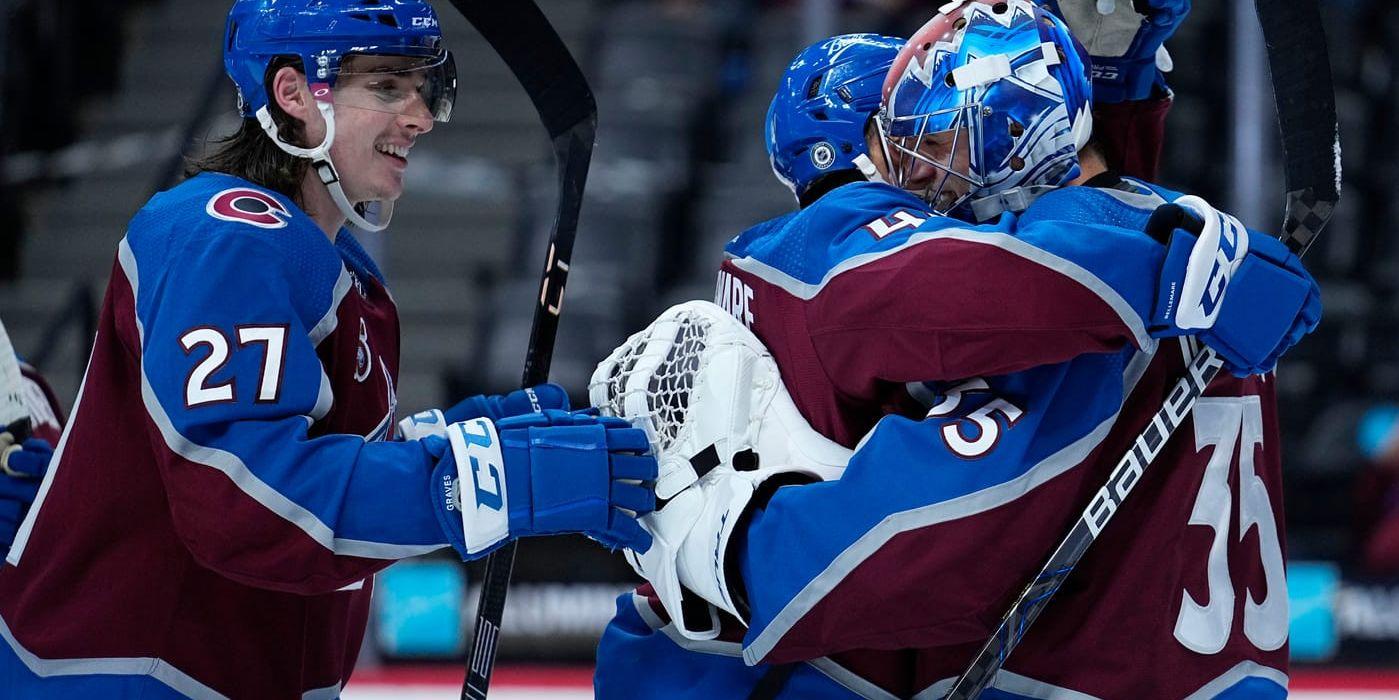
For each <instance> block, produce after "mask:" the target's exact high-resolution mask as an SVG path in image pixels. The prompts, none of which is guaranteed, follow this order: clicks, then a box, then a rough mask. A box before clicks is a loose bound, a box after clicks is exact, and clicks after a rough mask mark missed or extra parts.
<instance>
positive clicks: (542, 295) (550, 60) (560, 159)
mask: <svg viewBox="0 0 1399 700" xmlns="http://www.w3.org/2000/svg"><path fill="white" fill-rule="evenodd" d="M452 5H453V6H455V7H456V8H457V11H458V12H460V13H461V14H462V15H463V16H465V17H466V19H467V20H468V21H469V22H471V24H472V25H473V26H474V27H476V30H477V31H479V32H480V33H481V35H482V36H484V37H485V38H486V41H488V42H490V44H491V47H492V48H494V49H495V50H496V53H498V54H500V57H501V58H502V59H504V60H505V64H506V65H507V66H510V70H511V71H512V72H513V73H514V74H515V77H516V78H517V79H519V81H520V84H521V85H523V86H524V88H525V92H526V93H528V94H529V97H530V100H531V101H532V102H534V108H535V109H536V110H537V111H538V112H539V117H540V119H541V120H543V122H544V128H545V129H547V130H548V132H549V138H550V140H551V141H553V146H554V158H555V161H556V163H557V165H558V172H559V204H558V212H557V215H556V217H555V219H554V226H553V230H552V231H551V232H550V234H549V252H548V259H547V260H546V261H545V263H544V278H543V282H542V283H541V285H540V289H539V305H538V306H536V307H535V309H534V325H533V328H532V329H531V330H530V339H529V350H528V351H527V352H526V354H525V373H524V381H523V385H524V386H525V387H530V386H534V385H536V384H541V383H543V382H545V381H547V380H548V379H549V362H550V360H551V359H552V357H553V353H554V338H555V336H556V335H557V334H558V330H559V313H560V312H561V311H562V310H563V294H564V284H565V283H566V282H567V280H568V262H569V260H570V259H572V257H573V239H574V236H575V234H576V233H577V232H578V212H579V209H580V208H581V207H582V205H583V186H584V184H585V183H586V182H587V179H588V164H589V162H590V161H591V160H592V154H593V140H594V137H595V136H596V134H597V103H596V102H595V101H594V99H593V92H592V89H591V88H589V87H588V81H587V79H585V78H584V77H583V71H582V70H581V69H579V67H578V63H577V62H576V61H574V60H573V55H572V54H570V53H569V51H568V47H567V46H565V45H564V43H563V40H562V39H560V38H559V35H558V33H557V32H555V31H554V28H553V26H552V25H550V24H549V20H548V19H547V18H546V17H545V16H544V13H543V12H541V11H540V9H539V6H538V5H536V4H535V3H534V1H533V0H510V1H509V2H505V1H503V0H452ZM514 568H515V543H514V542H511V543H509V544H507V545H505V546H504V547H501V548H500V549H498V550H496V551H495V552H494V553H492V554H491V555H490V556H489V557H487V558H486V575H485V578H484V579H483V580H482V583H481V599H480V602H479V603H477V606H476V624H475V627H474V631H473V633H472V639H471V648H470V650H469V651H468V653H467V657H466V658H467V673H466V683H465V684H464V685H463V686H462V690H461V697H462V699H463V700H484V698H485V697H486V692H487V691H488V690H489V688H490V684H491V671H492V669H494V667H495V654H496V642H497V641H498V640H499V635H500V624H501V618H502V617H503V616H504V613H505V596H506V593H508V591H509V587H510V575H511V572H512V571H513V570H514Z"/></svg>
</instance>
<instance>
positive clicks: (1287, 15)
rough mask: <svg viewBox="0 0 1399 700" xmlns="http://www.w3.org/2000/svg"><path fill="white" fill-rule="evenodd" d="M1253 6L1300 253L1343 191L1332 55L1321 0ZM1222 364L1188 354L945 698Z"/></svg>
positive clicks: (1006, 651) (1036, 598) (970, 680)
mask: <svg viewBox="0 0 1399 700" xmlns="http://www.w3.org/2000/svg"><path fill="white" fill-rule="evenodd" d="M1256 6H1257V9H1258V17H1259V21H1260V23H1261V24H1262V27H1263V37H1264V41H1265V42H1266V44H1267V47H1268V65H1269V69H1270V71H1271V72H1272V77H1273V93H1274V98H1275V100H1276V102H1277V107H1278V122H1279V124H1280V126H1281V130H1282V142H1283V154H1284V175H1285V178H1286V181H1287V195H1286V204H1285V213H1284V219H1283V232H1282V240H1283V242H1284V243H1286V244H1287V247H1288V248H1289V249H1290V250H1291V251H1292V252H1294V253H1296V254H1298V255H1302V254H1304V253H1305V252H1306V251H1307V249H1308V248H1310V247H1311V244H1312V243H1313V242H1314V241H1315V240H1316V236H1317V235H1318V234H1320V233H1321V230H1322V229H1323V228H1324V227H1325V226H1326V223H1327V221H1328V220H1330V218H1331V213H1332V212H1333V211H1334V210H1335V206H1336V202H1337V201H1338V200H1339V198H1340V182H1341V169H1340V168H1341V163H1340V145H1339V140H1338V137H1337V122H1336V104H1335V90H1334V88H1333V87H1332V84H1331V64H1330V58H1329V56H1328V55H1327V51H1326V41H1325V36H1324V34H1323V33H1322V29H1321V12H1320V10H1319V8H1318V7H1317V5H1316V2H1315V0H1257V3H1256ZM1198 227H1199V223H1198V221H1195V220H1194V219H1193V217H1191V216H1189V215H1187V214H1186V213H1185V212H1184V210H1181V209H1180V208H1179V207H1174V206H1173V205H1172V207H1169V208H1168V207H1163V208H1162V210H1161V211H1158V212H1157V214H1156V215H1153V217H1152V220H1151V223H1150V224H1148V229H1152V232H1153V234H1154V235H1156V236H1158V237H1160V236H1161V235H1163V234H1165V233H1166V232H1168V231H1170V230H1173V229H1175V228H1187V229H1198ZM1222 366H1223V362H1222V361H1221V360H1220V359H1219V356H1218V355H1217V354H1216V353H1215V352H1214V351H1213V350H1211V349H1209V348H1205V349H1204V350H1203V351H1201V352H1198V353H1196V354H1195V356H1194V357H1192V358H1191V360H1190V362H1189V363H1188V365H1187V371H1186V376H1185V377H1183V378H1182V379H1181V380H1180V381H1178V382H1177V383H1176V385H1175V386H1174V387H1173V388H1172V389H1171V392H1170V394H1168V395H1167V400H1166V403H1165V405H1163V406H1162V407H1161V409H1160V410H1159V411H1157V412H1156V414H1155V415H1154V416H1153V417H1152V420H1151V423H1150V424H1149V425H1148V426H1147V427H1146V429H1145V430H1144V431H1143V432H1142V433H1141V434H1140V435H1139V436H1138V437H1137V439H1136V441H1135V442H1134V443H1133V445H1132V449H1131V451H1129V452H1128V453H1127V454H1126V455H1125V456H1123V458H1122V460H1121V461H1119V462H1118V463H1117V465H1116V466H1115V467H1114V468H1113V470H1112V472H1111V474H1110V475H1109V477H1108V481H1107V484H1105V485H1104V486H1103V487H1102V488H1101V489H1099V490H1098V492H1097V493H1096V494H1095V495H1094V496H1093V499H1092V500H1091V501H1090V502H1089V505H1088V508H1087V509H1086V510H1085V511H1084V512H1083V514H1082V515H1081V516H1080V517H1079V519H1078V520H1077V521H1076V522H1075V523H1074V526H1073V528H1072V529H1071V530H1070V531H1069V534H1068V535H1067V536H1066V537H1065V538H1064V539H1063V541H1061V542H1060V543H1059V546H1058V547H1057V548H1055V550H1054V553H1053V554H1051V555H1050V557H1049V560H1048V561H1047V562H1046V563H1045V565H1044V567H1042V568H1041V569H1040V572H1039V573H1038V574H1037V575H1036V576H1035V578H1034V579H1032V580H1031V581H1030V583H1029V585H1027V586H1026V587H1025V589H1024V590H1023V591H1022V592H1021V593H1020V596H1019V597H1018V598H1016V600H1015V602H1014V603H1013V604H1012V605H1011V607H1010V609H1009V610H1008V611H1006V613H1005V616H1004V617H1002V619H1001V622H1000V624H999V625H998V626H997V628H996V631H995V632H994V633H993V634H992V635H991V637H990V639H988V640H986V643H985V644H984V645H982V647H981V649H980V650H978V651H977V653H976V656H974V657H973V658H972V662H971V664H970V665H969V666H968V667H967V669H966V670H965V671H963V673H962V675H961V677H959V678H958V679H957V681H956V682H955V683H954V684H953V686H952V689H951V690H950V691H949V692H948V694H947V696H946V697H947V698H949V699H955V700H969V699H970V698H976V697H979V696H980V695H981V692H982V691H983V690H985V688H986V687H987V686H988V685H990V683H991V681H992V679H993V678H994V677H995V675H996V673H997V672H998V671H999V670H1000V669H1001V667H1002V666H1003V665H1004V664H1005V661H1006V658H1007V657H1008V656H1009V655H1010V653H1011V652H1012V651H1014V649H1015V647H1016V645H1018V644H1019V643H1020V640H1021V639H1023V638H1024V636H1025V633H1026V631H1027V630H1028V629H1029V628H1030V625H1031V624H1033V623H1034V621H1035V619H1036V618H1038V617H1039V614H1040V612H1042V611H1043V610H1044V607H1045V605H1047V604H1048V603H1049V601H1050V600H1051V599H1052V598H1053V596H1054V594H1055V593H1057V592H1058V591H1059V588H1060V587H1061V586H1062V585H1063V583H1064V581H1065V580H1066V579H1067V578H1068V576H1069V574H1071V573H1072V572H1073V570H1074V567H1075V566H1077V565H1078V562H1079V560H1080V559H1082V558H1083V555H1084V553H1085V552H1086V551H1087V550H1088V547H1089V546H1090V545H1092V544H1093V542H1094V541H1095V540H1096V539H1097V537H1098V534H1099V533H1100V532H1102V529H1103V528H1104V527H1105V526H1106V525H1107V522H1108V521H1109V520H1110V519H1111V518H1112V516H1113V514H1115V513H1116V512H1117V510H1118V508H1119V507H1120V506H1121V504H1122V502H1123V499H1125V498H1126V497H1127V495H1128V494H1130V493H1131V492H1132V490H1133V489H1134V488H1135V487H1136V485H1137V484H1138V483H1140V481H1141V477H1142V474H1143V472H1144V471H1145V470H1146V469H1147V467H1149V466H1150V465H1151V463H1152V461H1153V460H1154V459H1155V458H1156V456H1157V455H1158V454H1159V453H1160V451H1161V449H1162V448H1163V447H1164V446H1165V444H1166V442H1167V441H1168V440H1169V439H1170V437H1171V434H1172V433H1173V432H1174V431H1175V429H1176V428H1177V427H1178V426H1179V425H1180V424H1181V422H1182V421H1183V420H1184V419H1185V417H1186V416H1188V415H1189V413H1190V410H1191V409H1192V408H1194V406H1195V402H1196V400H1198V399H1199V398H1200V394H1201V393H1202V392H1203V391H1204V389H1205V387H1207V386H1209V383H1210V381H1211V380H1213V379H1214V377H1215V375H1216V374H1217V373H1218V372H1219V370H1220V368H1221V367H1222Z"/></svg>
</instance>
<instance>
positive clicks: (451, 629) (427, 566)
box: [371, 557, 1399, 667]
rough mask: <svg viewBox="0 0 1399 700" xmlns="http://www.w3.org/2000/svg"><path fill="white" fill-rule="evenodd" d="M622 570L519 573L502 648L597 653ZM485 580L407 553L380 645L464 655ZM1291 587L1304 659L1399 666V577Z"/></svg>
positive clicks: (381, 612)
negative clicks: (584, 576) (601, 575)
mask: <svg viewBox="0 0 1399 700" xmlns="http://www.w3.org/2000/svg"><path fill="white" fill-rule="evenodd" d="M550 559H554V557H550ZM617 578H618V580H616V581H610V582H609V581H592V582H586V583H578V582H570V581H568V580H567V579H566V578H564V577H560V578H559V579H556V580H540V579H535V580H523V581H517V582H516V583H515V584H514V586H513V587H512V589H511V593H510V599H509V603H508V606H507V608H506V617H505V619H506V624H505V634H504V636H503V637H502V640H501V651H500V654H501V656H502V657H503V658H506V659H510V660H517V661H534V660H537V661H590V660H592V658H593V650H594V648H595V647H596V645H597V640H598V637H599V636H600V635H601V634H602V629H603V627H605V626H606V625H607V621H608V620H609V619H611V617H612V614H613V612H614V610H615V606H616V598H617V596H618V594H620V593H622V592H624V591H627V590H629V589H630V588H631V586H632V585H633V584H632V582H631V581H630V580H629V579H626V578H625V573H623V574H622V575H620V576H618V577H617ZM475 583H476V581H475V580H473V579H471V574H470V573H468V570H467V569H466V568H465V567H462V566H460V565H459V564H457V563H455V562H451V561H447V560H443V559H419V560H413V561H406V562H402V563H400V564H397V565H395V566H393V567H391V568H389V569H388V570H386V571H384V572H383V573H382V574H380V575H379V578H378V581H377V590H376V594H375V605H374V619H373V623H372V624H373V633H372V636H371V638H372V639H373V640H374V644H375V645H376V648H375V651H377V653H378V654H379V655H380V656H381V657H382V658H384V659H386V660H402V661H436V660H446V659H452V658H456V657H458V656H460V654H461V653H462V650H463V649H464V647H465V645H466V638H467V635H466V630H467V629H469V625H470V620H471V619H473V617H474V616H475V602H476V597H477V595H478V589H477V588H476V586H475ZM463 590H465V591H466V592H465V594H463ZM1288 593H1289V604H1290V610H1291V619H1292V628H1291V650H1292V658H1293V660H1294V661H1295V662H1297V663H1299V664H1312V663H1327V664H1342V665H1359V666H1389V667H1399V581H1377V580H1366V579H1359V578H1351V577H1348V576H1346V575H1345V574H1344V573H1343V572H1342V570H1341V569H1340V568H1339V567H1338V566H1336V565H1335V564H1332V563H1329V562H1314V561H1295V562H1290V563H1289V565H1288Z"/></svg>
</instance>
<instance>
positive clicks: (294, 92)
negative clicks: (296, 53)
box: [271, 66, 324, 135]
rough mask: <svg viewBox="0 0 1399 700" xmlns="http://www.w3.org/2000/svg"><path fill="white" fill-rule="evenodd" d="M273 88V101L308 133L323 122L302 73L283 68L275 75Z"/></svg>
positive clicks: (272, 83)
mask: <svg viewBox="0 0 1399 700" xmlns="http://www.w3.org/2000/svg"><path fill="white" fill-rule="evenodd" d="M271 88H272V90H271V97H272V100H273V101H274V102H275V103H276V104H277V106H278V107H279V108H281V110H282V111H283V112H285V113H286V114H287V116H290V117H291V118H293V119H295V120H296V121H298V122H300V123H301V124H302V125H304V126H305V127H306V130H307V131H308V132H310V131H315V130H316V128H315V125H317V124H318V123H320V122H321V119H320V113H319V112H318V111H317V110H316V100H315V98H313V97H312V96H311V89H310V88H309V87H307V85H306V77H305V76H303V75H302V74H301V71H299V70H297V69H295V68H293V67H291V66H282V67H281V68H279V69H277V72H276V73H275V74H273V76H272V80H271ZM323 129H324V127H323V126H322V131H323ZM308 135H310V134H308Z"/></svg>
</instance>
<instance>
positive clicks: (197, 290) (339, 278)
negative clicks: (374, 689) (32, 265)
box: [0, 173, 447, 698]
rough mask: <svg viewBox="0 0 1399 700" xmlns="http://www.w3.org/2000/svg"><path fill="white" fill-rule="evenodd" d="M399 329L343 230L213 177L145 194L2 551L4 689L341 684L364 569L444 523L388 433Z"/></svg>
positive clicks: (427, 469) (318, 691)
mask: <svg viewBox="0 0 1399 700" xmlns="http://www.w3.org/2000/svg"><path fill="white" fill-rule="evenodd" d="M398 333H399V331H398V315H397V311H396V309H395V307H394V303H393V300H392V298H391V297H390V296H389V293H388V290H387V289H386V288H385V286H384V283H383V279H382V277H381V275H380V274H379V271H378V270H377V268H376V267H375V266H374V264H373V262H372V261H371V260H370V259H369V257H368V256H367V255H366V254H365V252H364V251H363V250H362V249H361V248H360V247H359V246H358V244H356V242H355V240H354V238H352V237H351V236H350V235H349V234H348V232H346V231H343V230H342V231H341V232H340V233H339V235H338V236H336V237H335V239H334V241H333V242H332V240H331V239H330V238H329V237H327V236H326V235H325V234H324V233H323V232H322V231H321V230H320V229H319V228H318V227H317V226H316V224H315V222H314V221H312V219H311V218H310V217H309V216H307V215H306V214H305V213H304V212H302V211H301V210H300V209H298V208H297V207H296V206H295V205H294V204H293V203H292V202H291V201H289V200H288V199H287V198H285V197H283V196H281V195H279V194H276V193H273V192H270V191H268V190H265V189H263V188H260V187H256V186H254V185H252V184H250V183H248V182H246V181H244V180H241V179H238V178H235V177H231V176H227V175H221V174H212V173H206V174H202V175H199V176H196V177H194V178H192V179H190V180H189V181H187V182H185V183H183V184H181V185H180V186H178V187H176V188H174V189H172V190H170V191H168V192H164V193H161V194H159V195H156V196H155V197H154V198H153V199H152V200H151V201H150V202H149V203H148V204H147V205H146V206H145V207H144V208H143V209H142V210H141V211H140V212H139V213H138V214H137V215H136V217H135V218H134V219H133V220H132V222H131V224H130V227H129V228H128V230H127V232H126V235H125V237H123V238H122V239H121V241H120V243H119V245H118V252H117V260H116V264H115V266H114V268H113V273H112V277H111V281H110V283H109V285H108V288H107V294H106V299H105V301H104V302H103V307H102V313H101V318H100V321H99V326H98V332H97V337H96V340H95V342H94V347H93V351H92V358H91V360H90V361H89V365H88V369H87V374H86V377H85V380H84V382H83V386H82V389H81V390H80V392H79V395H78V398H77V400H76V403H75V405H74V407H73V410H72V415H71V417H70V419H69V422H68V426H67V428H66V431H65V433H64V435H63V438H62V440H61V441H60V442H59V445H58V449H57V453H56V454H55V457H54V461H53V464H52V467H51V468H50V469H49V472H48V476H47V477H46V479H45V480H44V482H43V485H42V490H41V491H40V495H39V499H38V501H37V502H36V503H35V505H34V507H33V509H32V510H31V512H30V514H29V517H28V518H27V519H26V521H25V522H24V524H23V526H22V528H21V530H20V533H19V536H18V538H17V540H16V542H15V544H14V547H13V548H12V549H11V551H10V554H9V557H8V559H7V560H6V563H5V565H4V567H3V568H2V569H0V640H2V641H0V687H3V688H5V689H6V691H5V692H13V693H16V697H19V696H23V697H64V698H67V697H102V698H137V697H140V698H165V697H175V696H191V697H248V698H253V697H256V698H288V697H296V698H335V697H338V695H339V692H340V688H341V687H342V685H343V684H344V682H345V681H346V679H348V677H349V674H350V671H351V669H352V668H353V665H354V661H355V658H356V656H357V655H358V652H359V646H360V640H361V639H362V636H363V633H364V626H365V622H366V619H367V615H368V606H369V597H370V589H371V578H370V577H371V576H372V574H373V573H374V572H375V571H378V570H379V569H381V568H383V567H385V566H388V565H389V564H390V563H392V562H393V561H394V560H397V559H400V558H403V557H408V556H412V555H416V554H422V553H425V552H430V551H433V550H436V549H439V548H441V547H444V546H446V544H447V538H446V535H445V534H444V533H443V532H442V529H441V526H440V525H439V524H438V522H437V519H436V517H435V516H434V514H433V509H432V506H431V503H432V501H431V498H432V493H433V489H432V487H431V485H430V481H431V479H430V475H431V471H432V468H433V466H434V464H435V461H436V460H435V459H433V458H432V457H431V456H430V455H429V454H428V452H427V450H426V449H425V448H424V447H423V446H421V445H420V444H419V443H417V442H389V441H385V438H386V437H389V436H390V434H391V431H392V430H393V427H394V425H395V413H396V404H397V399H396V395H395V390H394V383H395V381H396V377H397V373H398V343H399V335H398Z"/></svg>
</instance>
